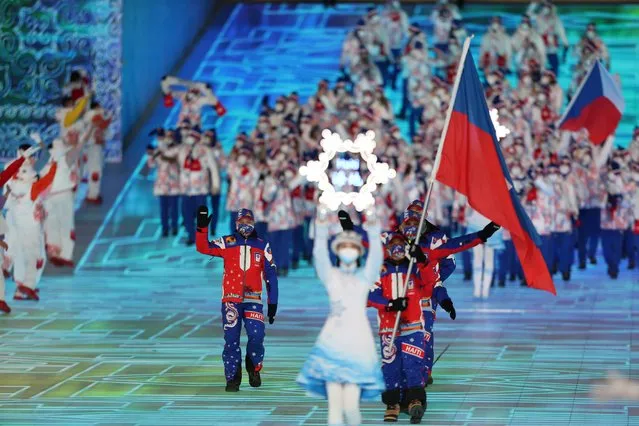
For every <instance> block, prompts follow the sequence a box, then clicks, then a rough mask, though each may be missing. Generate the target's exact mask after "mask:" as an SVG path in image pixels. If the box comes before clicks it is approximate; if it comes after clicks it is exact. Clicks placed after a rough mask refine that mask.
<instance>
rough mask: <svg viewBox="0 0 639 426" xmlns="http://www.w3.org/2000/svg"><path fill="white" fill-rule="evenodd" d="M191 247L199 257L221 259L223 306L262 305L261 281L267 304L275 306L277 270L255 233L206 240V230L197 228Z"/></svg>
mask: <svg viewBox="0 0 639 426" xmlns="http://www.w3.org/2000/svg"><path fill="white" fill-rule="evenodd" d="M195 246H196V248H197V251H198V252H200V253H202V254H208V255H210V256H215V257H221V258H222V259H224V276H223V277H222V302H223V303H224V302H235V303H240V302H253V303H262V280H264V282H265V283H266V292H267V303H269V304H276V303H277V298H278V287H277V268H276V267H275V263H274V262H273V254H272V252H271V247H270V245H269V243H268V242H266V241H264V240H262V239H260V238H257V234H255V233H254V234H253V235H251V236H249V238H244V237H243V236H242V235H240V234H239V233H234V234H232V235H227V236H225V237H222V238H218V239H216V240H213V241H209V238H208V229H207V228H198V229H197V232H196V234H195Z"/></svg>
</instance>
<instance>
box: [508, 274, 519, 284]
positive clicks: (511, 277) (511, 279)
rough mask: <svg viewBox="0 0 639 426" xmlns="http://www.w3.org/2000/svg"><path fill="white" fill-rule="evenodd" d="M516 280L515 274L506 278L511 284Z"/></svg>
mask: <svg viewBox="0 0 639 426" xmlns="http://www.w3.org/2000/svg"><path fill="white" fill-rule="evenodd" d="M516 279H517V276H516V275H515V274H510V276H509V277H508V281H510V282H513V281H515V280H516Z"/></svg>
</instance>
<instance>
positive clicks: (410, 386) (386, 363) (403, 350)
mask: <svg viewBox="0 0 639 426" xmlns="http://www.w3.org/2000/svg"><path fill="white" fill-rule="evenodd" d="M407 247H408V243H407V241H406V239H405V238H404V236H403V235H402V234H400V233H396V232H395V233H391V234H389V235H388V237H387V238H386V252H387V253H386V254H387V257H386V260H385V261H384V265H383V266H382V270H381V272H380V278H379V281H378V282H377V283H376V284H375V287H374V288H373V289H372V290H371V291H370V293H369V296H368V305H369V306H372V307H374V308H376V309H377V310H378V319H379V336H380V342H381V349H382V374H383V375H384V381H385V383H386V391H385V392H384V393H382V402H383V403H384V404H386V412H385V413H384V421H385V422H396V421H397V419H398V416H399V410H400V401H401V396H402V395H401V394H402V391H403V394H404V398H405V399H406V401H407V402H408V412H409V415H410V416H411V423H419V422H420V421H421V419H422V416H423V415H424V411H425V409H426V392H425V390H424V375H423V365H424V353H425V352H424V325H423V323H422V311H421V304H420V303H421V291H420V288H421V285H422V284H421V278H420V271H419V265H418V267H417V268H415V269H413V271H412V273H411V277H410V280H409V281H408V287H407V288H406V293H405V295H404V296H403V297H402V296H401V293H402V289H403V287H404V282H405V281H406V274H407V273H408V265H409V260H408V258H407V257H406V249H407ZM397 315H401V316H400V321H399V330H398V334H397V337H396V339H395V341H394V342H393V345H392V346H391V345H390V339H391V335H392V334H393V329H394V328H395V321H396V318H397Z"/></svg>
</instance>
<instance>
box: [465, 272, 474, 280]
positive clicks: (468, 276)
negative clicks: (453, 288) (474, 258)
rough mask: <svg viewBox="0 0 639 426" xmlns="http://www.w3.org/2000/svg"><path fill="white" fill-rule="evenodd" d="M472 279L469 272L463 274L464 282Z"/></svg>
mask: <svg viewBox="0 0 639 426" xmlns="http://www.w3.org/2000/svg"><path fill="white" fill-rule="evenodd" d="M472 279H473V273H472V272H470V271H467V272H464V281H470V280H472Z"/></svg>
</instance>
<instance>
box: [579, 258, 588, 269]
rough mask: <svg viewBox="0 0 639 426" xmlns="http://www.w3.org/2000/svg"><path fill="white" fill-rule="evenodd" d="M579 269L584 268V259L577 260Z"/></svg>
mask: <svg viewBox="0 0 639 426" xmlns="http://www.w3.org/2000/svg"><path fill="white" fill-rule="evenodd" d="M579 269H582V270H583V269H586V261H585V260H583V261H579Z"/></svg>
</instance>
